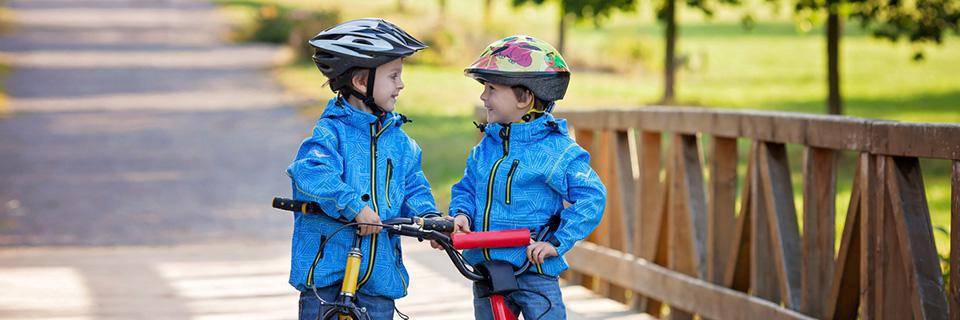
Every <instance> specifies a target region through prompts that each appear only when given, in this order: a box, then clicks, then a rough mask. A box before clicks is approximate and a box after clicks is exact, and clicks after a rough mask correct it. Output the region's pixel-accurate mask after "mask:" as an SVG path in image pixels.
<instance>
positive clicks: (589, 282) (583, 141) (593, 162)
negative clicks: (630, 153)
mask: <svg viewBox="0 0 960 320" xmlns="http://www.w3.org/2000/svg"><path fill="white" fill-rule="evenodd" d="M595 139H596V135H595V134H594V131H593V130H590V129H587V128H577V131H576V141H577V144H579V145H580V147H582V148H583V149H584V150H586V151H587V153H590V154H591V155H593V154H596V148H594V145H595V143H594V141H595ZM598 160H599V157H591V158H590V166H591V167H593V169H594V170H595V171H597V172H600V170H597V168H598ZM598 229H599V227H598ZM597 233H598V230H594V231H593V233H591V234H590V235H589V236H587V238H586V239H585V240H586V241H591V242H595V241H597ZM570 277H571V278H570V282H571V283H573V284H577V285H582V286H584V287H586V288H588V289H596V287H595V284H594V283H595V278H594V277H593V276H591V275H588V274H584V273H580V272H571V273H570Z"/></svg>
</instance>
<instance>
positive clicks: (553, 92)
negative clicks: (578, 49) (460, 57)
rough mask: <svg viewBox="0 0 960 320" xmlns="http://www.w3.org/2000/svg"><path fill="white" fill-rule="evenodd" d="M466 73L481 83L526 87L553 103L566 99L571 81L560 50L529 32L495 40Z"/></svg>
mask: <svg viewBox="0 0 960 320" xmlns="http://www.w3.org/2000/svg"><path fill="white" fill-rule="evenodd" d="M464 73H465V74H466V75H467V76H468V77H471V78H474V79H476V80H477V81H480V82H481V83H483V82H491V83H496V84H502V85H507V86H518V85H519V86H524V87H526V88H527V89H530V91H533V94H534V95H536V96H537V98H538V99H540V100H542V101H544V102H546V103H548V104H551V105H552V102H554V101H557V100H560V99H563V96H564V94H566V92H567V85H569V84H570V69H569V68H568V67H567V63H566V61H564V60H563V57H562V56H560V53H559V52H557V50H556V49H554V48H553V46H551V45H550V44H549V43H546V42H544V41H541V40H539V39H537V38H534V37H531V36H526V35H513V36H509V37H506V38H503V39H500V40H497V41H495V42H493V43H491V44H490V45H488V46H487V48H486V49H485V50H484V51H483V53H481V54H480V57H479V58H477V61H475V62H474V63H473V64H471V65H470V66H469V67H467V68H466V69H465V70H464ZM551 109H552V106H551ZM547 111H548V112H549V111H550V110H547Z"/></svg>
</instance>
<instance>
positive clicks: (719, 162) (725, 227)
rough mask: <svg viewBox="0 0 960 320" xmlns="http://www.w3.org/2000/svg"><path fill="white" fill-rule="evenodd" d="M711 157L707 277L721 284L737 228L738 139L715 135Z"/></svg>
mask: <svg viewBox="0 0 960 320" xmlns="http://www.w3.org/2000/svg"><path fill="white" fill-rule="evenodd" d="M712 149H713V150H712V152H711V153H710V154H711V155H712V158H711V159H710V164H711V165H710V214H708V215H707V261H708V263H707V279H708V280H709V281H712V282H713V283H717V284H723V275H724V267H725V265H726V263H727V260H729V259H733V258H735V257H728V256H727V254H728V252H729V248H730V247H731V246H734V245H738V244H735V243H733V242H732V240H733V232H734V229H735V228H736V216H735V215H734V210H735V209H736V201H737V199H736V191H737V139H736V138H722V137H714V138H713V143H712Z"/></svg>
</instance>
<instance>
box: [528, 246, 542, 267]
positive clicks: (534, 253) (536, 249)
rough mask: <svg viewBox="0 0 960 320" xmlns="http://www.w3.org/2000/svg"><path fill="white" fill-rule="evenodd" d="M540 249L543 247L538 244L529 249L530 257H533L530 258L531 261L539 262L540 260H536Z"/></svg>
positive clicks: (538, 257)
mask: <svg viewBox="0 0 960 320" xmlns="http://www.w3.org/2000/svg"><path fill="white" fill-rule="evenodd" d="M541 251H543V247H540V246H533V249H532V250H530V254H531V256H532V258H533V259H532V260H533V262H536V263H540V262H538V260H539V259H540V252H541Z"/></svg>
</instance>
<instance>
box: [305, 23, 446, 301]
mask: <svg viewBox="0 0 960 320" xmlns="http://www.w3.org/2000/svg"><path fill="white" fill-rule="evenodd" d="M309 44H310V45H311V46H313V47H314V48H315V49H316V54H314V55H313V61H314V62H315V63H316V65H317V68H318V69H320V72H322V73H323V75H324V76H326V77H327V78H328V80H329V81H328V84H329V85H330V89H331V90H333V92H334V93H336V94H337V96H336V97H334V98H333V99H330V101H329V102H328V103H327V107H326V109H325V110H324V113H323V115H322V116H321V117H320V119H319V120H317V123H316V126H314V128H313V133H312V136H311V137H309V138H307V139H306V140H304V142H303V143H302V144H301V146H300V150H299V151H298V153H297V156H296V159H295V160H294V161H293V163H292V164H291V165H290V166H289V168H287V173H288V175H289V176H290V178H291V180H292V187H293V197H294V199H297V200H307V201H314V202H317V203H318V204H319V205H320V207H321V208H322V209H323V211H324V212H325V213H326V215H305V214H302V213H295V214H294V232H293V241H292V242H293V252H292V262H291V268H290V284H291V285H293V286H294V287H295V288H297V290H299V291H300V292H301V295H300V319H311V320H313V319H316V318H317V315H318V312H320V311H321V310H319V309H320V299H324V300H326V301H330V300H332V299H334V297H335V296H336V295H337V294H338V292H339V284H340V283H341V282H342V281H343V273H344V262H345V261H346V255H347V251H348V250H349V248H350V246H351V242H352V239H353V237H354V235H353V234H351V233H349V232H340V233H337V234H332V231H333V230H334V229H336V228H338V227H339V226H341V225H342V224H341V223H340V222H337V221H335V220H334V219H342V220H347V221H357V222H364V223H379V222H380V221H381V220H386V219H390V218H395V217H399V216H406V217H409V216H417V215H424V214H427V213H433V212H436V211H437V210H436V205H435V202H434V199H433V195H432V194H431V193H430V185H429V183H427V179H426V177H425V176H424V175H423V170H422V168H421V162H420V161H421V150H420V147H419V146H418V145H417V143H416V142H415V141H413V139H411V138H410V137H409V136H407V134H406V133H405V132H404V131H403V130H402V129H401V128H400V127H401V126H402V125H403V124H404V123H407V122H409V120H407V119H406V117H404V116H402V115H400V114H398V113H395V112H394V109H395V108H396V103H397V97H398V96H399V93H400V91H401V90H402V89H403V88H404V84H403V81H402V79H401V72H402V70H403V58H405V57H408V56H410V55H412V54H414V53H415V52H417V51H419V50H422V49H424V48H426V45H424V44H423V43H422V42H420V41H419V40H417V39H416V38H414V37H413V36H411V35H410V34H408V33H407V32H405V31H403V30H402V29H400V28H399V27H397V26H396V25H394V24H392V23H390V22H387V21H385V20H382V19H370V18H368V19H357V20H352V21H347V22H344V23H341V24H339V25H336V26H334V27H332V28H330V29H327V30H324V31H323V32H320V33H319V34H317V36H316V37H314V38H313V39H311V40H310V41H309ZM358 232H359V234H361V235H363V236H364V237H363V240H362V243H361V249H362V251H363V260H362V261H361V265H360V270H361V271H360V274H359V279H358V287H359V289H358V291H357V295H358V298H359V299H358V301H359V304H360V306H361V307H364V308H366V310H367V314H368V315H369V316H370V318H371V319H392V316H393V311H394V303H393V301H394V299H397V298H400V297H402V296H404V295H406V288H407V283H408V282H409V276H408V274H407V271H406V269H405V268H404V265H403V262H402V260H401V256H400V239H398V238H396V237H391V236H388V234H387V233H386V232H385V231H383V230H380V228H377V227H371V226H363V227H359V230H358ZM324 236H325V237H331V238H330V239H328V242H327V244H326V247H325V248H324V252H323V255H322V257H321V255H320V252H319V251H318V245H319V243H320V238H321V237H324Z"/></svg>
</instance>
